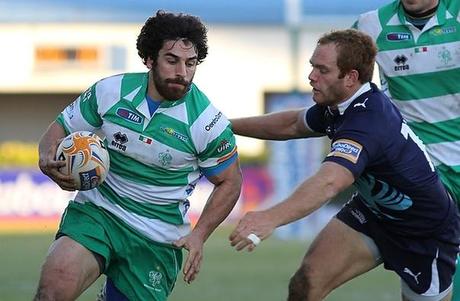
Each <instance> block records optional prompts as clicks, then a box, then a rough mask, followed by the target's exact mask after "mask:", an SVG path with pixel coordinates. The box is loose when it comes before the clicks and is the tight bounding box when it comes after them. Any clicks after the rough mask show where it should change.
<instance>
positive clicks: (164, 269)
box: [58, 202, 182, 301]
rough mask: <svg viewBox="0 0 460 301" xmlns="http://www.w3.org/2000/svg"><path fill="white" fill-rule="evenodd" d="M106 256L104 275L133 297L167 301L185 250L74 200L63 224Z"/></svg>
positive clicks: (72, 235)
mask: <svg viewBox="0 0 460 301" xmlns="http://www.w3.org/2000/svg"><path fill="white" fill-rule="evenodd" d="M58 235H66V236H68V237H70V238H72V239H73V240H75V241H77V242H78V243H80V244H81V245H83V246H84V247H85V248H87V249H88V250H90V251H92V252H94V253H97V254H99V255H101V256H102V257H103V258H104V259H105V270H104V272H103V273H104V274H105V275H107V276H108V277H110V279H111V280H112V281H113V283H114V284H115V286H116V287H117V288H118V289H119V290H120V291H121V292H122V293H123V294H124V295H125V296H126V297H127V298H128V299H129V300H154V301H164V300H166V299H167V297H168V296H169V294H170V293H171V291H172V289H173V287H174V283H175V282H176V279H177V275H178V273H179V270H180V267H181V265H182V250H181V249H177V248H174V247H172V246H170V245H165V244H161V243H157V242H154V241H152V240H150V239H147V238H145V237H144V236H142V235H141V234H139V233H138V232H137V231H135V230H133V229H132V228H130V227H129V226H128V225H126V224H125V223H124V222H122V221H121V220H120V219H119V218H117V217H116V216H114V215H113V214H111V213H109V212H108V211H106V210H105V209H102V208H100V207H97V206H96V205H94V204H92V203H89V202H88V203H85V204H80V203H76V202H70V203H69V205H68V206H67V208H66V210H65V212H64V214H63V216H62V220H61V224H60V226H59V231H58Z"/></svg>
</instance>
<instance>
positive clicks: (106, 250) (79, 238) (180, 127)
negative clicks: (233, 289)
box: [35, 11, 242, 301]
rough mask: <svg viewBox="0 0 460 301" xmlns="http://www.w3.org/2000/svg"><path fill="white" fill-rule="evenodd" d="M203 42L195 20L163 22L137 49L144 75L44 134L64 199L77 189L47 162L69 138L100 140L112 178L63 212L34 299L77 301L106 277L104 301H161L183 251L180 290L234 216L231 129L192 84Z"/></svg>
mask: <svg viewBox="0 0 460 301" xmlns="http://www.w3.org/2000/svg"><path fill="white" fill-rule="evenodd" d="M206 35H207V29H206V27H205V26H204V25H203V24H202V23H201V21H200V20H199V19H198V18H196V17H194V16H190V15H185V14H173V13H166V12H164V11H158V12H157V13H156V15H155V16H152V17H151V18H149V19H148V20H147V21H146V23H145V24H144V26H143V28H142V30H141V32H140V34H139V36H138V39H137V50H138V53H139V56H140V57H141V58H142V60H143V62H144V64H145V65H146V67H147V68H148V72H146V73H126V74H119V75H114V76H111V77H108V78H105V79H102V80H100V81H98V82H97V83H95V84H94V85H93V86H91V87H90V88H89V89H88V90H87V91H86V92H84V93H83V94H82V95H81V96H80V97H78V98H77V99H76V100H75V102H74V103H72V104H71V105H69V106H68V107H67V108H66V109H65V110H64V111H63V112H62V113H61V114H60V115H59V116H58V118H57V119H56V121H55V122H53V123H52V124H51V125H50V127H49V128H48V130H47V131H46V132H45V134H44V135H43V137H42V139H41V141H40V144H39V153H40V162H39V165H40V168H41V170H42V171H43V172H44V173H45V174H46V175H48V176H49V177H50V178H51V179H52V180H53V181H55V182H56V183H57V184H58V185H59V186H60V187H61V188H62V189H65V190H74V189H75V184H74V183H73V181H72V180H71V179H70V177H69V176H66V175H64V174H62V173H61V172H60V171H59V168H60V167H62V165H63V163H62V162H59V161H55V159H54V157H55V152H56V146H57V144H58V142H59V141H60V139H61V138H62V137H64V136H66V135H67V134H68V133H70V132H74V131H78V130H87V131H96V130H97V131H99V133H102V134H103V135H104V136H105V138H106V139H107V144H108V151H109V154H110V170H109V173H108V175H107V178H106V180H105V182H104V183H103V184H102V185H100V186H98V187H97V188H95V189H92V190H87V191H79V192H78V193H77V195H76V197H75V199H74V200H72V201H71V202H69V205H68V207H67V208H66V211H65V213H64V214H63V217H62V220H61V223H60V227H59V230H58V233H57V235H56V240H55V241H54V242H53V244H52V245H51V247H50V249H49V253H48V256H47V257H46V260H45V263H44V265H43V267H42V271H41V275H40V281H39V285H38V289H37V292H36V295H35V300H75V299H76V298H77V297H78V296H79V295H80V294H81V293H82V292H83V291H85V289H86V288H88V287H89V286H90V285H91V284H92V283H93V282H94V281H95V280H96V279H97V278H99V276H100V275H101V274H105V275H107V291H106V292H105V293H106V294H107V295H106V296H107V300H155V301H164V300H166V299H167V297H168V296H169V294H170V293H171V290H172V288H173V287H174V283H175V281H176V278H177V275H178V273H179V270H180V268H181V266H182V250H181V249H182V248H185V249H186V250H188V255H187V258H186V260H185V263H184V267H183V273H184V280H185V281H186V282H188V283H190V282H191V281H193V280H194V279H195V277H196V275H197V273H198V272H199V269H200V265H201V261H202V258H203V244H204V242H205V241H206V240H207V239H208V237H209V236H210V235H211V233H212V232H213V231H214V229H215V228H216V227H217V226H218V225H219V224H220V223H221V222H222V221H223V220H224V219H225V218H226V217H227V216H228V214H229V213H230V211H231V210H232V209H233V207H234V205H235V203H236V201H237V199H238V197H239V194H240V189H241V182H242V178H241V171H240V168H239V164H238V154H237V151H236V145H235V137H234V135H233V132H232V130H231V127H230V123H229V121H228V120H227V118H226V117H225V116H224V115H223V114H222V112H220V111H219V110H218V109H217V108H215V107H214V106H213V105H212V104H211V103H210V101H209V100H208V98H207V97H206V96H205V94H204V93H203V92H201V91H200V90H199V89H198V87H197V86H196V85H195V84H193V82H192V81H193V77H194V75H195V71H196V68H197V66H198V64H199V63H201V62H202V61H203V60H204V59H205V57H206V55H207V37H206ZM203 175H204V176H205V177H206V178H207V179H208V180H209V181H210V182H211V183H212V184H214V190H213V192H212V193H211V195H210V197H209V199H208V200H207V203H206V206H205V208H204V209H203V212H202V214H201V216H200V218H199V219H198V221H197V224H196V225H195V227H194V229H193V230H192V231H190V220H189V217H188V215H187V211H188V209H189V207H190V203H189V201H188V197H189V196H190V195H191V194H192V192H193V190H194V188H195V186H196V185H197V183H198V181H199V179H200V178H201V177H202V176H203Z"/></svg>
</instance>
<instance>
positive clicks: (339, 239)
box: [301, 218, 380, 290]
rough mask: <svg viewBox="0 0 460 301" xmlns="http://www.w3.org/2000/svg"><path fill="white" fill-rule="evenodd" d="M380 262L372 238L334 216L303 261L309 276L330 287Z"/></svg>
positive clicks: (336, 285)
mask: <svg viewBox="0 0 460 301" xmlns="http://www.w3.org/2000/svg"><path fill="white" fill-rule="evenodd" d="M379 264H380V262H379V253H378V250H377V249H376V246H375V244H374V243H373V241H372V240H371V239H370V238H369V237H367V236H365V235H363V234H362V233H359V232H357V231H356V230H354V229H352V228H351V227H349V226H348V225H346V224H344V223H343V222H342V221H340V220H338V219H337V218H333V219H332V220H331V221H330V222H329V223H328V224H327V225H326V227H325V228H324V229H323V230H322V231H321V232H320V233H319V234H318V236H317V237H316V239H315V240H314V241H313V243H312V245H311V246H310V249H309V250H308V252H307V254H306V255H305V257H304V260H303V261H302V267H303V268H305V269H306V270H307V271H308V272H309V273H310V275H309V277H312V278H313V279H315V281H318V280H320V281H321V283H322V284H323V285H324V286H327V287H328V288H329V289H330V290H332V289H333V288H335V287H338V286H339V285H341V284H342V283H344V282H346V281H348V280H350V279H352V278H354V277H356V276H358V275H361V274H363V273H365V272H367V271H369V270H371V269H373V268H374V267H376V266H377V265H379ZM302 267H301V268H302Z"/></svg>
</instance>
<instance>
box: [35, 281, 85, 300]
mask: <svg viewBox="0 0 460 301" xmlns="http://www.w3.org/2000/svg"><path fill="white" fill-rule="evenodd" d="M75 292H76V289H75V287H74V286H72V284H71V283H63V282H61V281H59V280H57V279H52V278H44V277H42V278H41V279H40V281H39V284H38V288H37V292H36V293H35V297H34V301H38V300H40V301H48V300H50V301H51V300H53V301H55V300H60V301H66V300H75V299H76V297H78V294H76V293H75Z"/></svg>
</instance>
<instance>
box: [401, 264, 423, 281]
mask: <svg viewBox="0 0 460 301" xmlns="http://www.w3.org/2000/svg"><path fill="white" fill-rule="evenodd" d="M403 272H404V273H407V274H409V275H411V276H412V277H414V279H415V282H417V284H419V283H418V276H420V274H422V272H418V273H417V275H415V274H414V273H412V271H411V270H409V269H408V268H404V270H403Z"/></svg>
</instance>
